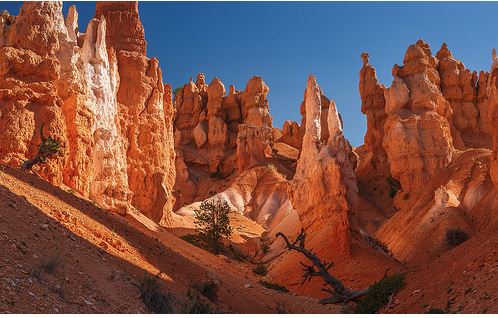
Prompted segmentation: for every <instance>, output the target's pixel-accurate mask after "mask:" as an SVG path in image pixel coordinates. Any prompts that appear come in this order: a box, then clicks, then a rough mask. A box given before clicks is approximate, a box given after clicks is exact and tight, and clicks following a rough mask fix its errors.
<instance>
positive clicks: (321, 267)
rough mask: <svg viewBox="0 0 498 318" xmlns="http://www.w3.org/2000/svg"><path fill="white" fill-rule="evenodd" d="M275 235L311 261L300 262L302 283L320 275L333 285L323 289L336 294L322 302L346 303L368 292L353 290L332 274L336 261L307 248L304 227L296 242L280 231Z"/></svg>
mask: <svg viewBox="0 0 498 318" xmlns="http://www.w3.org/2000/svg"><path fill="white" fill-rule="evenodd" d="M275 236H276V237H279V236H281V237H282V238H283V239H284V241H285V244H286V246H287V248H288V249H289V250H295V251H298V252H299V253H301V254H303V255H304V256H306V258H307V259H309V260H310V261H311V264H310V265H306V264H304V263H303V262H299V263H300V264H301V266H302V267H303V281H302V282H301V285H302V284H304V283H305V282H306V281H311V278H312V277H314V276H320V277H321V278H322V279H323V281H324V282H325V284H326V285H329V286H330V287H331V288H324V289H322V290H323V291H325V292H328V293H330V294H333V295H334V296H333V297H330V298H325V299H322V300H321V301H320V303H321V304H336V303H341V302H342V303H346V302H348V301H351V300H355V299H356V298H358V297H361V296H363V295H365V294H366V292H367V290H361V291H352V290H349V289H347V288H346V287H345V286H344V284H343V283H342V282H341V281H340V280H338V279H337V278H335V277H334V276H332V275H331V274H330V273H329V271H328V270H329V269H330V268H331V267H332V266H334V262H332V261H331V262H330V263H326V262H323V261H322V260H321V259H320V258H318V256H316V255H315V254H314V253H313V251H312V250H311V249H309V250H308V249H306V248H305V240H306V234H305V232H304V229H301V232H300V233H299V234H298V236H297V237H296V239H295V241H294V243H291V242H290V241H289V239H288V238H287V237H286V236H285V235H284V234H283V233H281V232H278V233H277V234H276V235H275Z"/></svg>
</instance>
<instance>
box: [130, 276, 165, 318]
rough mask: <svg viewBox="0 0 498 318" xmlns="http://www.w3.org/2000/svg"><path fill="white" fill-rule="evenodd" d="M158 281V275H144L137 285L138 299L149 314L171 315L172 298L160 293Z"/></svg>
mask: <svg viewBox="0 0 498 318" xmlns="http://www.w3.org/2000/svg"><path fill="white" fill-rule="evenodd" d="M158 279H159V274H158V275H157V276H151V275H149V274H146V275H145V277H144V278H143V279H142V281H140V284H139V285H138V289H139V290H140V297H141V298H142V301H143V302H144V305H145V307H147V309H149V310H150V311H151V312H153V313H156V314H169V313H172V312H173V307H172V305H171V302H172V298H171V296H170V295H168V294H165V293H163V292H162V291H161V289H160V288H159V284H158V283H157V281H158Z"/></svg>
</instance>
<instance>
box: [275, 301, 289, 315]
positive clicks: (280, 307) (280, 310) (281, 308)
mask: <svg viewBox="0 0 498 318" xmlns="http://www.w3.org/2000/svg"><path fill="white" fill-rule="evenodd" d="M276 313H277V314H288V313H289V311H288V310H287V308H286V307H285V303H277V308H276Z"/></svg>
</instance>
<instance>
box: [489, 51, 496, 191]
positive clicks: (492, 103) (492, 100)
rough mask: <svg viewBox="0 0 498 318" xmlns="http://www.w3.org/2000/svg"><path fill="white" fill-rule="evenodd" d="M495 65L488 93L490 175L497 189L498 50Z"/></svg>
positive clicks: (490, 76) (492, 69)
mask: <svg viewBox="0 0 498 318" xmlns="http://www.w3.org/2000/svg"><path fill="white" fill-rule="evenodd" d="M492 57H493V64H492V66H491V72H490V74H489V79H488V86H487V93H488V99H489V112H490V118H491V125H492V130H491V132H492V136H493V138H492V145H491V147H492V150H493V152H492V154H491V163H490V166H491V167H490V175H491V179H492V180H493V183H494V184H495V187H498V123H497V122H496V121H497V116H498V58H497V57H496V50H495V49H493V55H492Z"/></svg>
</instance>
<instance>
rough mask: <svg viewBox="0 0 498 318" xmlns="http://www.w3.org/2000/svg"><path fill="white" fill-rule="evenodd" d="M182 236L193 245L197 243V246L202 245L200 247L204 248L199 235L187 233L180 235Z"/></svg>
mask: <svg viewBox="0 0 498 318" xmlns="http://www.w3.org/2000/svg"><path fill="white" fill-rule="evenodd" d="M180 238H181V239H182V240H184V241H185V242H188V243H190V244H192V245H195V246H197V247H200V248H204V246H203V244H202V240H201V239H200V238H199V236H198V235H195V234H186V235H182V236H180Z"/></svg>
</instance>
